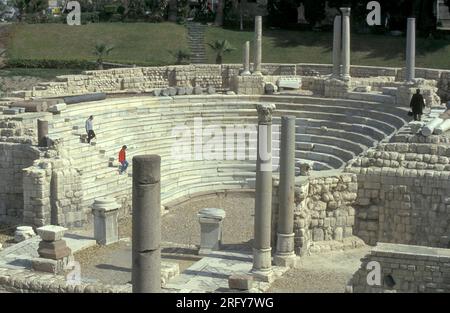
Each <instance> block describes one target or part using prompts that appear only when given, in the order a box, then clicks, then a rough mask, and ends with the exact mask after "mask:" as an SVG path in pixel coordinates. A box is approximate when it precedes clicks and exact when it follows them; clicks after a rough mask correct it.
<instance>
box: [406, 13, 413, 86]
mask: <svg viewBox="0 0 450 313" xmlns="http://www.w3.org/2000/svg"><path fill="white" fill-rule="evenodd" d="M415 72H416V19H415V18H413V17H410V18H408V29H407V34H406V73H405V79H406V81H407V82H412V81H413V80H414V79H415V76H416V75H415Z"/></svg>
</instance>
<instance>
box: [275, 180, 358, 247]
mask: <svg viewBox="0 0 450 313" xmlns="http://www.w3.org/2000/svg"><path fill="white" fill-rule="evenodd" d="M356 179H357V177H356V175H353V174H348V173H344V174H332V175H330V176H325V177H309V178H306V179H304V181H303V182H298V183H297V184H296V190H295V205H296V207H295V211H294V233H295V252H296V253H297V254H298V255H304V254H306V253H308V252H310V250H311V249H314V247H313V246H314V243H315V242H323V241H338V242H342V241H343V240H344V239H345V238H348V237H351V236H352V235H353V225H354V222H355V210H354V208H353V203H354V201H355V199H356V196H357V194H356V192H357V181H356ZM272 207H273V209H272V210H273V219H272V221H273V225H272V236H273V238H272V242H273V246H275V245H274V244H275V242H276V233H277V231H276V229H277V228H276V226H277V221H278V210H279V208H278V183H277V182H276V183H275V185H274V189H273V201H272Z"/></svg>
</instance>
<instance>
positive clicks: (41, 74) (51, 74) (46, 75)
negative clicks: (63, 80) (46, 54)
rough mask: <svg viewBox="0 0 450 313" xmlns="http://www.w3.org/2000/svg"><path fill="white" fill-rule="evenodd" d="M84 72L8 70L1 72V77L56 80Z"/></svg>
mask: <svg viewBox="0 0 450 313" xmlns="http://www.w3.org/2000/svg"><path fill="white" fill-rule="evenodd" d="M81 72H82V70H75V69H56V68H8V69H1V70H0V77H12V76H30V77H38V78H43V79H50V80H51V79H55V78H56V76H60V75H73V74H81Z"/></svg>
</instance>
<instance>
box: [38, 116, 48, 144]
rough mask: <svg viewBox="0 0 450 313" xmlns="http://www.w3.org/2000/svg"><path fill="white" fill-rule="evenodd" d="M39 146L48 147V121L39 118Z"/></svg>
mask: <svg viewBox="0 0 450 313" xmlns="http://www.w3.org/2000/svg"><path fill="white" fill-rule="evenodd" d="M37 128H38V146H39V147H47V136H48V121H45V120H41V119H38V121H37Z"/></svg>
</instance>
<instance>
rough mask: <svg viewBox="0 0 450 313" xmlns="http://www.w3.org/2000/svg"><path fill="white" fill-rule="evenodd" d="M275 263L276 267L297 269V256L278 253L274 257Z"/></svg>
mask: <svg viewBox="0 0 450 313" xmlns="http://www.w3.org/2000/svg"><path fill="white" fill-rule="evenodd" d="M273 263H274V264H275V265H276V266H281V267H289V268H295V266H296V265H297V256H296V255H295V253H294V252H292V253H291V254H289V255H285V254H278V253H277V254H275V256H274V257H273Z"/></svg>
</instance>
